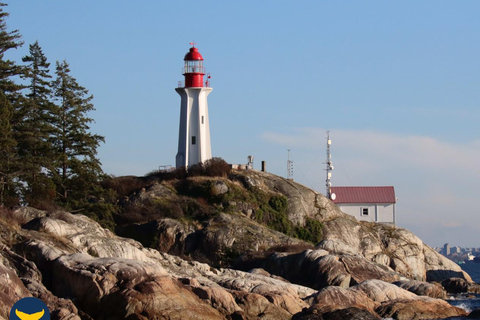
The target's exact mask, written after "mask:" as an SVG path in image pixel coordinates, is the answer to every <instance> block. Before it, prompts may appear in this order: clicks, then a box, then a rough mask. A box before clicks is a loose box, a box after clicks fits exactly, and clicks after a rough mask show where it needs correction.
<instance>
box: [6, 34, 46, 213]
mask: <svg viewBox="0 0 480 320" xmlns="http://www.w3.org/2000/svg"><path fill="white" fill-rule="evenodd" d="M29 49H30V50H29V53H30V55H28V56H25V57H23V58H22V61H23V62H26V63H27V65H26V66H25V69H24V74H23V76H22V78H24V79H27V80H30V81H29V84H28V85H27V86H26V88H27V89H28V92H27V94H26V96H25V98H24V99H22V100H21V102H20V103H19V108H18V110H19V111H18V113H19V117H20V119H21V121H20V122H18V123H17V126H16V128H15V132H16V136H17V142H18V147H17V149H18V154H19V157H20V163H21V164H22V173H21V175H20V178H21V180H22V181H23V182H24V186H25V190H24V198H25V200H26V201H27V202H28V203H29V205H35V204H38V203H39V202H50V201H51V200H53V197H54V196H55V188H54V185H53V182H52V181H51V179H50V178H49V177H47V175H46V172H47V169H51V157H52V151H53V150H52V149H53V148H52V146H51V143H50V141H49V136H50V135H51V134H52V132H53V126H52V125H51V124H50V122H51V115H52V113H53V103H52V102H51V97H52V90H51V81H50V79H51V76H50V74H49V66H50V63H48V62H47V58H46V57H45V55H44V54H43V52H42V48H41V47H40V45H39V44H38V41H36V42H35V43H34V44H32V45H30V47H29Z"/></svg>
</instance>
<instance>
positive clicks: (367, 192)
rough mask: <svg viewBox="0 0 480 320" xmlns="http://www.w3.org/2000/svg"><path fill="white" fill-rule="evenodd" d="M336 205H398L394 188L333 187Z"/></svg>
mask: <svg viewBox="0 0 480 320" xmlns="http://www.w3.org/2000/svg"><path fill="white" fill-rule="evenodd" d="M330 190H331V192H332V193H335V195H336V198H335V200H333V202H334V203H396V199H395V189H394V188H393V187H331V188H330Z"/></svg>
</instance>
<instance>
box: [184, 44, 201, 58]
mask: <svg viewBox="0 0 480 320" xmlns="http://www.w3.org/2000/svg"><path fill="white" fill-rule="evenodd" d="M183 60H203V57H202V55H201V54H200V52H198V49H197V48H195V47H191V48H190V51H188V53H187V54H186V55H185V58H184V59H183Z"/></svg>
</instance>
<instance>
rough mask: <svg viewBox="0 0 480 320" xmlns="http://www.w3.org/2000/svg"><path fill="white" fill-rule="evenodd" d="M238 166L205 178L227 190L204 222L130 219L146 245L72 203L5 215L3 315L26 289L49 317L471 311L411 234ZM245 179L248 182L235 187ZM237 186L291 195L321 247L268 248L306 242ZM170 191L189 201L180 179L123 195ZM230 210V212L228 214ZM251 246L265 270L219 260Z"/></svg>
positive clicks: (449, 269)
mask: <svg viewBox="0 0 480 320" xmlns="http://www.w3.org/2000/svg"><path fill="white" fill-rule="evenodd" d="M236 174H237V176H236V177H235V179H236V181H235V182H229V181H227V179H226V178H223V180H222V179H215V181H213V183H210V182H208V178H202V179H203V180H201V181H200V182H202V183H203V181H204V180H205V181H207V182H208V183H207V185H208V186H209V188H210V187H211V190H210V189H209V190H210V191H209V192H213V196H215V197H220V198H221V199H223V200H222V201H219V202H216V203H215V207H214V209H215V210H214V214H211V215H207V216H205V219H204V220H201V221H200V220H189V219H183V220H175V219H170V218H162V219H152V220H146V221H143V222H142V223H138V224H125V225H124V226H123V229H122V234H124V235H129V236H131V235H132V234H133V235H135V238H139V240H141V242H139V241H136V240H133V239H130V238H122V237H119V236H117V235H116V234H114V233H113V232H111V231H109V230H107V229H103V228H102V227H100V225H99V224H98V223H96V222H94V221H93V220H91V219H89V218H87V217H85V216H83V215H72V214H70V213H67V212H43V211H39V210H32V209H28V208H22V209H21V210H18V211H17V212H16V221H21V222H22V228H20V227H18V226H12V225H10V224H9V223H7V222H5V221H4V220H2V219H0V235H2V237H1V239H0V282H2V281H3V282H2V283H0V284H1V285H2V286H1V287H0V288H2V289H0V298H2V299H1V301H2V302H0V315H1V316H3V315H5V312H8V310H9V308H10V307H11V305H12V303H13V302H14V301H16V300H18V298H20V297H23V296H28V295H33V296H37V297H40V298H41V299H42V300H44V301H46V302H47V305H48V306H49V309H50V310H51V311H52V319H80V318H81V319H100V318H127V319H151V318H156V317H157V318H158V317H159V315H162V317H163V318H169V319H196V318H199V317H200V318H205V319H252V320H253V319H259V318H262V319H291V318H292V317H295V318H298V317H302V318H301V319H336V318H335V317H337V318H338V317H341V316H343V317H351V318H352V319H373V318H378V316H381V317H384V318H385V317H387V318H388V317H393V318H395V319H406V318H409V317H411V318H410V319H427V318H432V317H438V316H458V315H462V314H464V313H462V310H460V309H458V308H455V307H451V306H450V305H449V304H447V303H446V302H444V301H443V300H440V299H436V298H437V297H443V296H442V294H444V291H443V290H442V289H441V288H439V286H437V285H434V284H428V283H425V282H424V281H426V280H437V281H441V280H445V279H448V278H452V277H454V276H455V277H457V278H459V279H460V280H461V281H462V283H463V282H464V283H466V284H467V290H470V289H471V288H474V286H473V285H472V284H471V279H470V277H469V276H468V275H467V274H465V273H464V272H463V271H461V269H460V268H459V267H458V266H457V265H456V264H454V263H453V262H451V261H450V260H448V259H446V258H443V257H442V256H440V255H439V254H437V253H436V252H434V251H433V250H432V249H431V248H429V247H428V246H426V245H425V244H423V242H422V241H421V240H420V239H418V237H416V236H414V235H413V234H411V233H410V232H409V231H407V230H404V229H401V228H395V227H393V226H387V225H377V224H373V223H365V222H359V221H356V220H355V219H354V218H353V217H351V216H348V215H346V214H344V213H342V212H341V211H340V210H338V208H337V207H336V206H334V205H333V203H331V201H329V200H328V199H326V198H325V197H324V196H323V195H321V194H318V193H316V192H314V191H313V190H311V189H308V188H306V187H304V186H301V185H298V184H296V183H294V182H292V181H289V180H286V179H282V178H280V177H277V176H274V175H270V174H267V173H261V172H256V171H252V170H250V171H247V172H245V173H242V174H240V173H236ZM239 181H240V182H241V184H242V185H243V186H245V188H246V189H242V190H240V189H238V188H241V186H240V182H239ZM235 188H237V189H235ZM242 188H243V187H242ZM234 190H237V191H235V192H240V191H241V192H240V193H242V192H247V191H246V190H250V191H249V192H260V191H259V190H263V191H262V192H265V194H268V195H269V197H270V195H272V194H273V195H276V197H277V199H280V198H281V199H284V197H283V195H284V196H285V197H287V198H288V202H287V205H288V208H286V214H287V216H288V218H289V219H290V221H292V222H294V226H295V227H292V225H289V226H290V227H291V228H296V227H297V226H299V225H303V224H306V223H308V222H309V221H311V220H310V219H315V220H317V221H320V222H321V223H323V225H324V228H323V240H322V241H321V242H320V243H319V244H318V246H317V247H316V248H315V249H314V250H303V251H301V252H298V251H297V252H296V253H295V252H294V253H291V252H290V253H289V252H272V251H270V252H269V251H266V252H268V253H265V252H263V250H264V249H267V248H271V247H274V246H277V247H278V248H279V245H280V244H281V245H285V247H288V246H289V245H292V244H293V245H303V244H304V242H303V241H300V240H298V239H293V238H291V237H288V236H287V235H284V234H282V233H280V232H277V231H274V230H271V229H269V228H267V227H265V226H263V225H261V224H259V223H257V221H256V220H255V214H259V212H260V211H261V208H260V205H258V204H257V206H255V205H248V204H246V203H247V202H246V201H247V200H246V199H249V197H248V196H246V195H243V196H242V197H239V199H241V200H238V199H237V200H235V201H230V200H229V199H231V198H230V196H229V193H230V192H233V191H234ZM239 190H240V191H239ZM182 197H184V195H182ZM220 198H219V199H220ZM172 199H177V200H178V199H180V198H179V195H178V194H177V193H176V191H175V190H174V189H173V187H171V186H169V185H164V184H156V185H153V186H152V187H151V188H147V189H142V190H140V191H138V192H137V194H136V195H135V196H134V197H130V198H128V199H127V200H128V201H127V200H125V201H126V202H128V205H129V206H133V207H134V206H136V205H140V204H144V203H146V202H148V201H159V202H161V203H163V202H162V201H167V202H168V201H170V200H172ZM182 199H183V198H182ZM268 199H269V198H268V197H267V200H268ZM183 200H185V199H183ZM183 200H182V201H183ZM262 201H263V200H262ZM197 202H198V201H197ZM234 202H235V203H234ZM283 203H284V202H283ZM197 204H198V203H197ZM262 205H264V206H265V205H268V201H267V202H264V203H263V204H262ZM165 208H167V206H166V207H165ZM225 208H228V210H230V211H228V212H223V211H227V210H223V209H225ZM239 208H242V209H239ZM263 208H265V207H263ZM272 208H273V207H272ZM272 208H270V209H272ZM210 209H212V208H210ZM210 209H209V210H210ZM270 209H269V210H270ZM283 209H285V203H284V205H283ZM255 210H257V211H256V212H255ZM272 210H276V209H272ZM209 212H210V211H209ZM272 212H273V213H275V212H274V211H270V213H272ZM276 212H277V213H280V211H276ZM210 213H211V212H210ZM282 214H285V211H282ZM284 217H285V215H283V216H282V219H284ZM290 230H292V229H290ZM142 237H143V238H142ZM147 247H148V248H147ZM157 249H159V250H160V251H159V250H157ZM161 251H168V252H175V253H178V254H179V255H184V257H186V258H187V259H182V258H181V257H179V256H175V255H171V254H168V253H165V252H161ZM245 251H247V252H249V254H251V257H253V258H252V259H251V260H250V263H251V264H252V265H255V264H256V265H255V266H256V267H258V268H262V269H258V268H257V269H255V270H252V272H246V270H244V271H239V270H234V269H230V268H220V267H219V266H222V263H220V262H221V261H224V262H225V261H228V260H229V259H233V257H235V256H237V255H238V254H240V253H243V252H245ZM197 257H198V258H199V260H200V258H202V257H205V259H206V260H208V261H219V263H218V264H215V266H218V267H213V266H214V265H213V264H205V263H200V262H198V261H195V260H192V258H197ZM215 259H216V260H215ZM406 278H408V279H409V280H408V281H407V280H406ZM395 281H397V282H395ZM393 282H394V283H395V284H393ZM452 282H453V280H452ZM444 285H445V286H447V283H446V282H445V284H444ZM461 285H462V284H460V285H459V286H461ZM403 288H405V289H406V290H405V289H403ZM462 290H463V289H462ZM472 290H473V289H472ZM427 296H428V297H427ZM3 298H4V299H3ZM422 310H424V311H422ZM362 317H363V318H362ZM372 317H373V318H372ZM299 319H300V318H299Z"/></svg>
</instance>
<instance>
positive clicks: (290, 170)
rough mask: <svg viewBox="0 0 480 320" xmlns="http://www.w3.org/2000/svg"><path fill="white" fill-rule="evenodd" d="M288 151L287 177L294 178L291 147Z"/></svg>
mask: <svg viewBox="0 0 480 320" xmlns="http://www.w3.org/2000/svg"><path fill="white" fill-rule="evenodd" d="M287 151H288V159H287V179H288V180H293V161H291V160H290V149H287Z"/></svg>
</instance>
